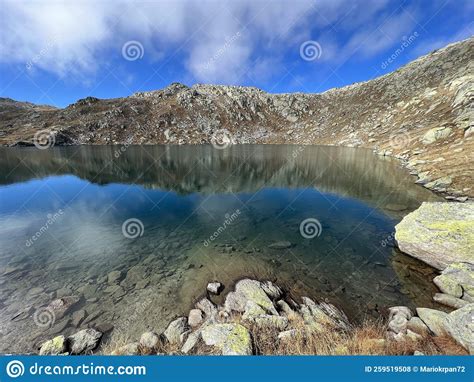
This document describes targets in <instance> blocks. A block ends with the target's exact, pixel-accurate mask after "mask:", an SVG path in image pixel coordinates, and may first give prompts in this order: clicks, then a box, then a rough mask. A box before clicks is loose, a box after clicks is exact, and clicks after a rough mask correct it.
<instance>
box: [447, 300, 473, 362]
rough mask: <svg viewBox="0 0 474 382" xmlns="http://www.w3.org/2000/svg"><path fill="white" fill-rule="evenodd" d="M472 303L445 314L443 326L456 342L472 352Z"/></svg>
mask: <svg viewBox="0 0 474 382" xmlns="http://www.w3.org/2000/svg"><path fill="white" fill-rule="evenodd" d="M473 317H474V304H469V305H466V306H464V307H463V308H461V309H458V310H455V311H454V312H451V313H449V314H448V315H447V317H446V318H445V320H444V327H445V328H446V331H447V333H448V334H449V335H450V336H451V337H453V338H454V339H455V340H456V342H458V343H459V344H460V345H461V346H463V347H464V348H466V349H467V350H468V351H469V353H470V354H474V320H473Z"/></svg>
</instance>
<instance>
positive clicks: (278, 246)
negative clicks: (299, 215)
mask: <svg viewBox="0 0 474 382" xmlns="http://www.w3.org/2000/svg"><path fill="white" fill-rule="evenodd" d="M292 246H293V244H291V243H290V242H289V241H277V242H275V243H272V244H270V245H269V246H268V248H272V249H287V248H291V247H292Z"/></svg>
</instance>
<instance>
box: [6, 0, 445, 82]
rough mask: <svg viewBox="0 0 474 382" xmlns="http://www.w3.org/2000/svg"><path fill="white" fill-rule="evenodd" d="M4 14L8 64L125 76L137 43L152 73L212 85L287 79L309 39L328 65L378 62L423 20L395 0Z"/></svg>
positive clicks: (30, 8) (67, 73) (182, 2)
mask: <svg viewBox="0 0 474 382" xmlns="http://www.w3.org/2000/svg"><path fill="white" fill-rule="evenodd" d="M0 16H1V17H0V19H1V20H2V24H3V25H2V28H3V33H2V34H1V35H0V51H1V55H0V63H3V64H24V65H25V68H27V69H28V70H29V71H32V72H34V71H47V72H50V73H53V74H55V75H57V76H59V77H62V78H65V77H68V78H76V77H78V78H81V77H82V78H90V77H91V76H93V75H94V74H96V73H98V72H99V71H100V70H103V69H104V68H108V69H111V70H115V69H116V70H120V69H119V68H118V67H119V66H121V65H124V62H123V61H122V60H121V57H120V52H121V48H122V46H123V44H124V43H125V42H127V41H130V40H134V41H135V40H137V41H139V42H140V43H141V44H142V45H143V46H144V50H145V54H144V57H143V60H144V61H145V62H147V63H149V64H152V65H153V68H154V69H155V68H160V66H161V65H164V64H166V62H168V61H170V60H173V59H175V58H176V60H178V64H179V65H181V67H180V68H179V70H182V71H184V73H185V75H187V76H188V77H190V78H192V79H193V80H194V81H201V82H212V83H239V82H240V81H242V79H243V78H245V77H249V78H252V77H256V76H257V77H261V78H265V77H268V76H269V75H270V74H271V73H280V72H284V71H285V65H288V62H287V61H288V57H292V55H293V56H295V57H297V54H298V49H299V46H300V44H301V43H302V42H304V41H305V40H317V41H319V42H320V43H321V45H322V46H323V51H324V54H323V56H322V57H321V60H322V61H323V62H342V61H344V60H345V59H347V58H349V57H351V56H352V55H355V54H356V55H357V57H359V58H361V59H364V58H368V57H372V56H374V55H376V54H379V53H381V52H383V51H384V50H387V49H389V48H390V47H393V46H394V45H397V44H398V43H399V41H400V39H401V38H402V36H403V35H406V34H409V33H411V31H412V30H413V28H414V27H415V26H416V25H415V24H416V22H415V19H416V18H417V17H418V15H417V11H416V10H415V9H410V11H409V12H408V11H406V10H404V9H403V8H402V7H399V8H395V9H394V7H393V3H391V2H390V1H388V0H368V1H366V2H364V3H362V2H360V3H357V2H352V1H346V0H320V1H314V0H294V1H292V2H291V3H290V2H287V1H279V0H277V1H270V0H259V1H255V0H235V1H228V2H224V1H218V0H204V1H192V0H178V1H157V2H140V1H134V2H130V1H124V0H118V1H93V0H82V1H79V2H72V1H48V0H46V1H16V0H3V2H2V7H1V9H0ZM442 42H443V41H439V43H442ZM430 44H431V43H430ZM430 44H427V45H426V46H428V45H430ZM437 44H438V42H436V41H433V42H432V45H433V46H436V45H437ZM420 49H421V48H420ZM285 61H286V62H285ZM28 63H30V65H28ZM262 65H266V66H267V68H268V65H271V68H268V70H267V71H266V70H265V69H264V68H262Z"/></svg>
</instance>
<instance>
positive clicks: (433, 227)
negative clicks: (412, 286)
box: [395, 202, 474, 270]
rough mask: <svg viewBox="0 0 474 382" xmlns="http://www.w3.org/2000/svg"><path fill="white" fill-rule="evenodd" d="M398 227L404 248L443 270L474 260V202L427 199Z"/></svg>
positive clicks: (410, 253)
mask: <svg viewBox="0 0 474 382" xmlns="http://www.w3.org/2000/svg"><path fill="white" fill-rule="evenodd" d="M395 230H396V232H395V239H396V240H397V243H398V246H399V247H400V250H401V251H403V252H405V253H407V254H408V255H410V256H413V257H415V258H417V259H419V260H421V261H423V262H425V263H427V264H429V265H431V266H432V267H435V268H437V269H439V270H444V269H445V268H447V267H448V266H449V265H450V264H452V263H454V262H467V263H471V264H473V263H474V203H443V202H439V203H438V202H436V203H429V202H425V203H423V204H422V205H421V207H420V208H418V209H417V210H416V211H413V212H412V213H410V214H408V215H407V216H405V217H404V218H403V220H402V221H401V222H400V223H399V224H397V226H396V227H395Z"/></svg>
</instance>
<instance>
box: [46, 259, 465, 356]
mask: <svg viewBox="0 0 474 382" xmlns="http://www.w3.org/2000/svg"><path fill="white" fill-rule="evenodd" d="M464 271H466V272H467V273H466V272H464ZM468 276H469V277H472V267H471V268H470V269H467V268H464V264H453V265H452V266H451V268H450V269H449V270H447V271H446V272H444V273H443V274H442V275H440V276H438V277H437V278H436V281H435V282H436V284H437V285H439V286H440V287H441V288H442V289H441V290H442V291H443V292H444V293H446V294H447V292H451V291H452V290H454V291H455V292H456V291H458V290H459V288H461V289H464V288H466V287H468V286H469V285H470V287H472V285H471V284H469V285H467V284H466V277H468ZM468 282H469V283H472V279H470V280H468ZM451 288H454V289H451ZM222 289H223V286H222V285H221V284H220V283H218V282H211V283H209V285H208V288H207V296H206V297H203V298H201V299H200V300H199V301H197V302H196V304H195V306H194V308H193V309H191V310H190V311H189V313H188V315H187V316H182V317H178V318H176V319H174V320H173V321H171V322H170V323H169V325H168V327H167V328H166V330H165V331H163V333H155V332H153V331H148V332H145V333H143V334H142V335H141V337H140V338H139V339H137V341H133V342H128V343H125V344H121V345H117V344H108V345H107V344H106V345H105V347H103V348H102V349H101V348H100V347H99V344H100V340H101V337H102V333H101V332H100V331H99V330H96V329H91V328H89V329H83V330H81V331H79V332H77V333H75V334H74V335H72V336H69V337H67V338H65V337H64V336H61V335H60V336H57V337H55V338H53V339H51V340H49V341H46V342H45V343H43V344H42V346H41V348H40V350H39V354H41V355H52V354H64V355H66V354H71V355H72V354H91V353H92V352H93V351H94V350H96V349H98V348H99V351H100V352H102V353H104V354H111V355H140V354H143V355H145V354H174V355H178V354H181V355H186V354H220V355H252V354H279V352H282V353H284V354H308V351H315V353H314V354H341V355H343V354H365V353H367V354H392V353H394V354H397V352H400V354H424V353H423V351H426V350H425V348H426V342H427V341H434V342H433V343H436V338H441V337H443V338H448V339H450V340H451V341H452V344H451V349H453V346H454V349H456V345H455V344H457V346H458V348H457V349H456V354H459V353H460V354H462V352H463V350H462V349H465V351H466V352H469V353H470V354H474V334H473V333H474V331H473V330H472V315H473V314H474V303H473V301H472V300H468V299H465V300H463V301H464V302H465V304H464V305H463V306H462V307H461V308H459V309H456V310H454V311H453V312H451V313H449V314H448V313H445V312H441V311H437V310H434V309H428V308H417V309H416V312H413V311H412V310H410V309H409V308H408V307H405V306H395V307H392V308H390V309H389V310H388V313H389V317H388V321H387V323H386V324H385V325H382V326H380V327H379V330H378V331H374V332H372V333H371V334H368V335H365V336H364V338H362V339H361V338H358V339H357V334H355V333H357V332H358V331H359V337H360V329H358V328H357V327H356V326H354V325H352V324H351V323H350V322H349V320H348V318H347V316H346V315H345V314H344V312H343V311H341V310H340V309H338V308H337V307H335V306H334V305H332V304H330V303H327V302H324V301H321V302H315V301H314V300H312V299H310V298H308V297H301V302H297V301H295V299H293V298H292V297H291V296H290V295H289V294H287V293H286V292H285V291H283V290H282V289H281V288H280V287H279V286H278V285H276V284H274V283H272V282H271V281H263V282H262V281H257V280H253V279H242V280H240V281H238V282H237V283H236V285H235V287H234V288H233V290H232V291H230V292H228V293H227V295H226V297H225V300H224V303H223V304H221V305H217V304H215V303H214V302H212V298H213V297H212V296H215V295H217V294H219V293H220V291H221V290H222ZM362 330H364V329H362ZM328 336H330V338H329V341H328ZM331 341H336V342H335V343H331ZM328 342H329V344H328ZM269 344H270V345H269ZM355 344H357V346H356V345H355ZM323 346H326V347H329V348H328V349H326V351H324V350H323V352H322V353H318V351H319V350H318V349H320V348H322V347H323ZM331 347H332V348H331ZM311 349H314V350H311ZM443 352H447V353H449V352H450V351H449V350H445V349H443V347H442V346H438V347H437V348H436V352H435V354H443Z"/></svg>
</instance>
